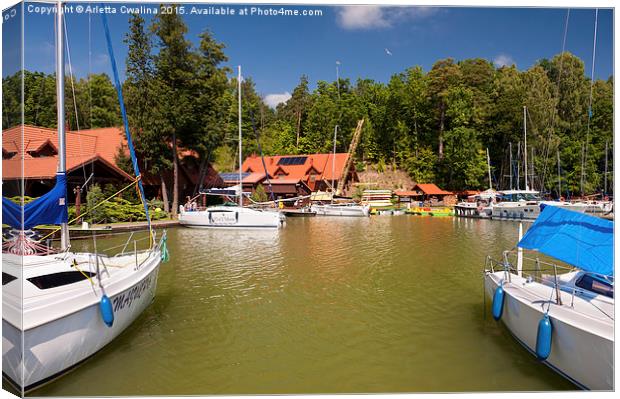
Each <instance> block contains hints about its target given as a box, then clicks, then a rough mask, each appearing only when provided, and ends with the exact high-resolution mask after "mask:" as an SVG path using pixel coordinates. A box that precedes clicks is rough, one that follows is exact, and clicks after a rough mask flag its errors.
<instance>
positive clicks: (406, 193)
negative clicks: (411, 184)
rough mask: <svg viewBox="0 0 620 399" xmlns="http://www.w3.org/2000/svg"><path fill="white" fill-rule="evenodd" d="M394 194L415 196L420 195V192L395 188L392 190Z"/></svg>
mask: <svg viewBox="0 0 620 399" xmlns="http://www.w3.org/2000/svg"><path fill="white" fill-rule="evenodd" d="M394 194H395V195H396V196H397V197H417V196H419V195H420V193H419V192H417V191H407V190H396V191H394Z"/></svg>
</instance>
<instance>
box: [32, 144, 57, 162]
mask: <svg viewBox="0 0 620 399" xmlns="http://www.w3.org/2000/svg"><path fill="white" fill-rule="evenodd" d="M27 153H28V155H30V156H31V157H33V158H43V157H53V156H54V155H58V151H57V150H56V147H55V146H54V145H53V144H52V142H51V141H49V140H47V141H46V142H45V143H43V144H41V145H40V146H39V148H37V149H35V150H30V151H27Z"/></svg>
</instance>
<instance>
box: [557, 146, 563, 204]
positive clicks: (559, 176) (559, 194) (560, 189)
mask: <svg viewBox="0 0 620 399" xmlns="http://www.w3.org/2000/svg"><path fill="white" fill-rule="evenodd" d="M561 197H562V172H561V170H560V149H559V148H558V199H560V198H561Z"/></svg>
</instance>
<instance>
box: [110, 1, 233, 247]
mask: <svg viewBox="0 0 620 399" xmlns="http://www.w3.org/2000/svg"><path fill="white" fill-rule="evenodd" d="M101 20H102V22H103V29H104V31H105V38H106V42H107V45H108V54H109V55H110V64H112V72H113V73H114V83H115V85H116V92H117V94H118V102H119V105H120V108H121V114H122V116H123V124H124V126H125V135H126V136H127V147H128V148H129V154H130V155H131V162H132V164H133V170H134V172H135V174H136V181H137V182H138V189H139V190H140V200H141V201H142V205H143V206H144V212H145V214H146V221H147V223H148V226H149V234H150V235H151V248H152V247H153V245H154V244H155V242H154V241H155V238H154V236H153V227H152V226H151V216H150V215H149V207H148V204H147V203H146V195H145V194H144V187H143V186H142V179H141V174H140V168H139V167H138V158H137V157H136V151H135V149H134V146H133V141H132V140H131V133H130V131H129V120H128V119H127V111H126V110H125V101H124V100H123V87H122V85H121V82H120V78H119V75H118V68H117V67H116V58H115V57H114V49H113V48H112V38H111V37H110V28H109V27H108V18H107V17H106V14H105V13H102V14H101ZM175 156H176V154H175ZM240 184H241V183H240Z"/></svg>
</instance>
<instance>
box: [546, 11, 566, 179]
mask: <svg viewBox="0 0 620 399" xmlns="http://www.w3.org/2000/svg"><path fill="white" fill-rule="evenodd" d="M569 18H570V8H569V9H568V10H566V20H565V21H564V38H563V39H562V52H561V53H560V70H559V73H558V80H557V82H556V87H557V90H558V101H559V99H560V98H559V97H560V95H559V94H560V80H561V79H562V71H563V69H564V51H565V49H566V35H567V33H568V20H569ZM550 96H551V94H550ZM558 105H559V104H558ZM557 108H558V107H557V106H556V107H553V111H552V114H551V126H549V134H548V135H547V144H546V146H545V163H544V164H543V175H542V180H541V185H542V187H544V186H545V179H546V177H547V162H548V161H549V152H550V149H551V133H553V129H554V127H555V118H556V116H557V113H558V110H557Z"/></svg>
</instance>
